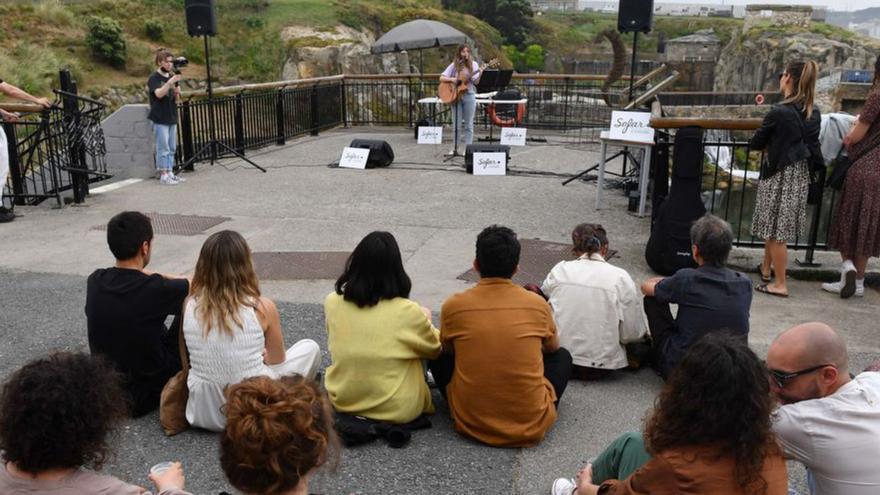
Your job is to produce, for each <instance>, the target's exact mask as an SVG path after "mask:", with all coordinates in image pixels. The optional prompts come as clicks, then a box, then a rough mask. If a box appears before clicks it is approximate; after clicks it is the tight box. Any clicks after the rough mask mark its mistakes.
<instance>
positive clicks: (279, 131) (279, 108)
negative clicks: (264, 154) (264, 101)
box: [275, 88, 287, 146]
mask: <svg viewBox="0 0 880 495" xmlns="http://www.w3.org/2000/svg"><path fill="white" fill-rule="evenodd" d="M275 129H276V133H275V144H277V145H278V146H281V145H282V144H284V143H285V142H286V141H285V138H286V135H287V133H286V132H285V129H284V88H278V91H276V92H275Z"/></svg>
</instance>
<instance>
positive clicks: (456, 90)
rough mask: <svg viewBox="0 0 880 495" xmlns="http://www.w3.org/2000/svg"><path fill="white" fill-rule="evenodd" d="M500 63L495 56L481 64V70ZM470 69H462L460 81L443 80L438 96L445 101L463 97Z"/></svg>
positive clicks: (452, 101)
mask: <svg viewBox="0 0 880 495" xmlns="http://www.w3.org/2000/svg"><path fill="white" fill-rule="evenodd" d="M496 65H498V59H497V58H493V59H492V60H490V61H488V62H486V63H485V64H483V65H480V68H479V70H480V72H482V71H483V70H484V69H489V68H492V67H495V66H496ZM469 74H470V71H462V72H461V73H459V74H458V81H456V82H447V81H441V82H440V85H439V86H437V96H438V97H439V98H440V101H442V102H443V103H455V102H456V101H458V99H459V98H461V95H462V93H464V92H466V91H467V87H468V85H467V83H468V76H469Z"/></svg>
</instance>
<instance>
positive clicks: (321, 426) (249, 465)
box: [220, 376, 339, 495]
mask: <svg viewBox="0 0 880 495" xmlns="http://www.w3.org/2000/svg"><path fill="white" fill-rule="evenodd" d="M332 418H333V413H332V412H331V409H330V404H329V402H328V400H327V395H326V394H325V392H324V391H323V390H321V389H320V388H319V386H318V385H317V384H316V383H315V382H313V381H311V380H308V379H305V378H303V377H299V376H297V377H282V378H280V379H278V380H273V379H271V378H269V377H266V376H258V377H254V378H249V379H247V380H245V381H243V382H241V383H239V384H236V385H232V386H231V387H229V389H228V391H227V402H226V429H224V430H223V434H222V435H221V437H220V465H221V466H222V468H223V472H224V473H225V474H226V478H227V479H228V480H229V483H231V484H232V486H234V487H235V488H237V489H238V490H240V491H242V492H243V493H246V494H248V495H269V494H271V495H299V494H302V495H305V494H307V493H309V492H308V485H309V477H310V476H311V474H312V473H313V472H314V470H315V469H316V468H318V467H320V466H322V465H324V464H325V463H326V462H327V461H328V460H333V462H334V463H335V462H336V460H338V452H339V448H338V441H337V439H336V435H335V432H334V430H333V420H332Z"/></svg>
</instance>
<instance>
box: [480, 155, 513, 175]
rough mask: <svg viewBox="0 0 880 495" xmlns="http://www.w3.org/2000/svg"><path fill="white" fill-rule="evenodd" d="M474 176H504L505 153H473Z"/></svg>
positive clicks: (505, 169)
mask: <svg viewBox="0 0 880 495" xmlns="http://www.w3.org/2000/svg"><path fill="white" fill-rule="evenodd" d="M473 160H474V162H473V163H474V175H506V174H507V153H474V158H473Z"/></svg>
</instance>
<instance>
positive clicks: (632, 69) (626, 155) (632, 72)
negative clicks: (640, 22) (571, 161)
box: [562, 31, 640, 186]
mask: <svg viewBox="0 0 880 495" xmlns="http://www.w3.org/2000/svg"><path fill="white" fill-rule="evenodd" d="M638 49H639V32H638V31H633V52H632V60H631V61H630V64H629V101H630V102H632V101H633V84H634V83H635V79H636V53H638ZM618 156H622V157H623V170H622V171H621V173H619V174H618V173H616V172H609V171H608V170H606V171H605V173H606V174H608V175H614V176H616V177H620V178H626V177H629V175H627V173H626V163H627V160H632V162H633V163H636V164H638V163H640V162H639V161H638V160H636V157H634V156H633V154H632V153H630V151H629V148H628V147H626V146H624V147H623V149H622V150H620V151H618V152H617V153H615V154H613V155H611V158H608V159H606V160H605V162H606V163H607V162H610V161H612V160H614V159H615V158H617V157H618ZM599 165H600V164H598V163H597V164H595V165H593V166H592V167H590V168H588V169H586V170H584V171H583V172H581V173H579V174H577V175H575V176H573V177H569V178H568V179H566V180H565V181H564V182H563V183H562V185H563V186H564V185H566V184H568V183H569V182H571V181H574V180H577V179H580V178H581V177H583V176H585V175H587V174H589V173H590V172H595V171H596V170H598V169H599ZM634 170H635V168H634Z"/></svg>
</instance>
